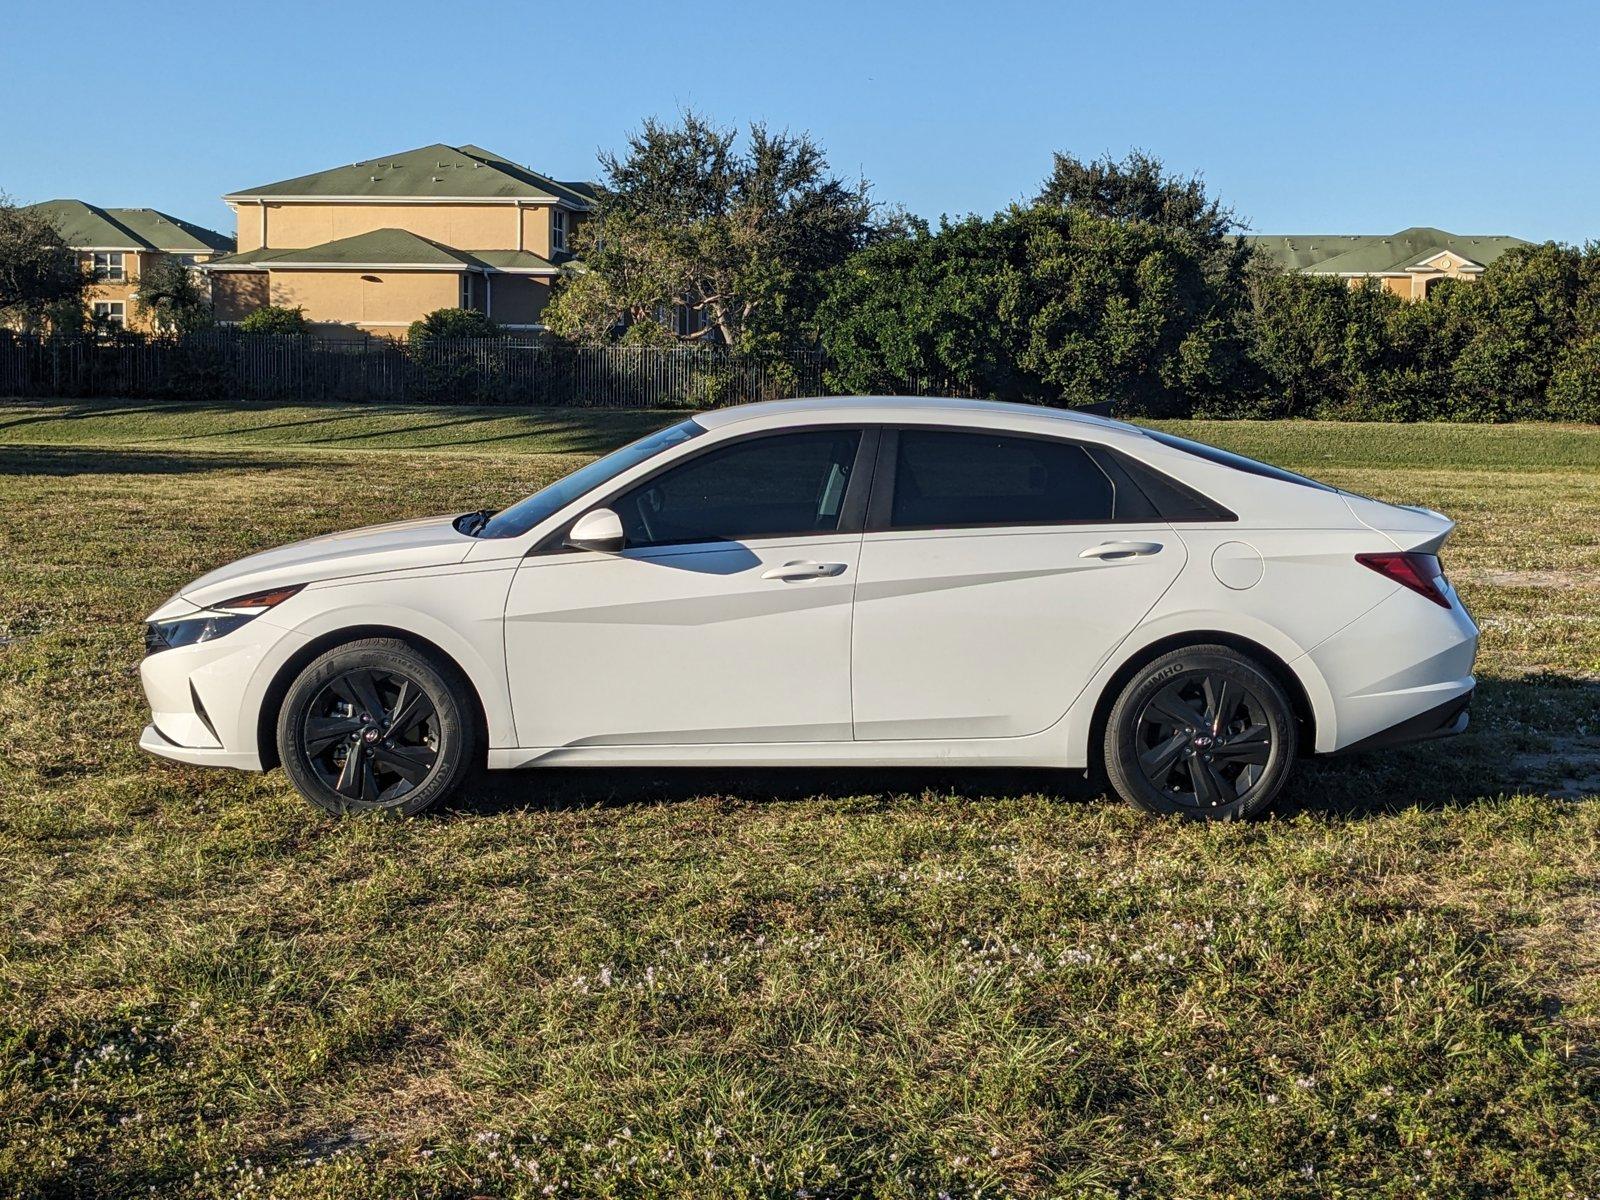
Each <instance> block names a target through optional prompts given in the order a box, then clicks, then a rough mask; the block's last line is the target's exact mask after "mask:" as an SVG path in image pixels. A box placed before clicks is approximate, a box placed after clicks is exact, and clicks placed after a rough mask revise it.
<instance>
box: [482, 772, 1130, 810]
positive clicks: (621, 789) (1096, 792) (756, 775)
mask: <svg viewBox="0 0 1600 1200" xmlns="http://www.w3.org/2000/svg"><path fill="white" fill-rule="evenodd" d="M1102 794H1103V792H1102V790H1101V789H1100V788H1099V787H1097V786H1096V785H1095V784H1093V783H1091V782H1089V781H1088V780H1086V779H1085V777H1084V772H1082V771H1049V770H1022V769H1017V768H985V767H960V768H956V767H947V768H922V767H762V768H742V767H741V768H735V767H551V768H541V769H536V770H523V771H494V772H485V773H482V774H481V775H480V776H479V777H478V778H477V779H476V780H475V781H474V782H473V784H472V785H471V786H469V787H468V788H467V789H465V790H464V792H463V793H462V795H461V796H460V797H458V798H457V799H456V800H455V801H454V802H453V803H452V804H451V808H453V809H454V810H455V811H457V812H460V813H463V814H469V813H470V814H473V815H485V814H492V813H499V812H512V811H517V810H521V809H538V810H541V811H548V812H559V811H563V810H566V809H578V808H594V807H612V806H617V807H625V806H628V805H656V804H677V803H683V802H685V801H689V800H703V799H707V798H711V799H720V800H730V801H735V802H740V803H766V802H779V803H781V802H784V801H795V800H810V799H814V798H817V797H826V798H834V799H843V798H846V797H849V798H852V799H866V800H869V801H879V802H882V803H884V804H888V803H890V802H892V801H893V800H895V799H896V798H898V797H904V796H921V795H935V796H938V797H940V798H953V799H959V800H973V801H977V800H997V799H1018V798H1021V797H1024V796H1042V797H1044V798H1046V799H1049V800H1055V801H1062V802H1067V803H1072V802H1081V801H1084V800H1092V799H1094V798H1095V797H1097V796H1100V795H1102Z"/></svg>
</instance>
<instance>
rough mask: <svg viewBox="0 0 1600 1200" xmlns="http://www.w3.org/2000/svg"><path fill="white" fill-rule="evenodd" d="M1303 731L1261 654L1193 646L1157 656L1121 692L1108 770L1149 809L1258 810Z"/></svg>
mask: <svg viewBox="0 0 1600 1200" xmlns="http://www.w3.org/2000/svg"><path fill="white" fill-rule="evenodd" d="M1297 735H1298V731H1297V729H1296V726H1295V719H1294V712H1293V710H1292V709H1291V708H1290V707H1289V700H1288V697H1287V696H1285V695H1284V692H1283V688H1282V687H1281V686H1280V685H1279V684H1278V681H1277V680H1276V679H1274V678H1273V677H1272V675H1271V674H1270V673H1269V672H1267V671H1266V670H1264V669H1263V668H1262V667H1261V666H1260V665H1259V664H1258V663H1256V662H1255V661H1254V660H1252V659H1251V658H1249V657H1248V656H1247V655H1244V654H1241V653H1240V652H1239V651H1237V650H1234V649H1232V648H1231V647H1228V646H1193V647H1188V648H1185V649H1181V650H1174V651H1172V652H1171V653H1170V654H1164V655H1162V656H1161V657H1160V658H1158V659H1156V660H1155V661H1154V662H1153V663H1150V664H1149V665H1148V666H1146V667H1145V668H1144V669H1143V670H1141V671H1140V672H1139V673H1138V674H1137V675H1135V676H1134V677H1133V678H1132V679H1131V680H1129V681H1128V684H1127V686H1126V687H1124V688H1123V690H1122V694H1121V695H1120V696H1118V697H1117V701H1116V703H1115V705H1113V706H1112V709H1111V716H1110V718H1109V719H1108V720H1107V722H1106V737H1105V764H1106V774H1107V775H1108V776H1109V777H1110V780H1111V785H1112V787H1113V788H1115V789H1116V791H1117V794H1118V795H1120V796H1122V798H1123V799H1125V800H1128V801H1131V802H1132V803H1134V804H1137V805H1138V806H1139V807H1140V808H1143V809H1146V810H1148V811H1150V812H1154V813H1160V814H1164V815H1165V814H1177V815H1179V816H1184V817H1190V818H1196V819H1200V820H1231V819H1235V818H1239V817H1250V816H1255V815H1257V814H1258V813H1261V812H1264V811H1265V810H1266V809H1267V808H1268V807H1269V806H1270V805H1271V804H1272V802H1273V801H1274V800H1276V799H1277V797H1278V793H1279V792H1280V791H1282V790H1283V785H1284V782H1285V780H1287V778H1288V776H1289V768H1290V765H1291V764H1292V763H1293V762H1294V756H1295V747H1296V740H1297Z"/></svg>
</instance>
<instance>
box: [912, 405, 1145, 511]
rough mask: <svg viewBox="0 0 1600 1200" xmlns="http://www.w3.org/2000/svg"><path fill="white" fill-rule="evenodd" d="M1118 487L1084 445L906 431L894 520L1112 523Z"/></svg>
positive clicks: (916, 430) (938, 431) (919, 430)
mask: <svg viewBox="0 0 1600 1200" xmlns="http://www.w3.org/2000/svg"><path fill="white" fill-rule="evenodd" d="M1115 515H1116V490H1115V489H1114V488H1113V487H1112V484H1111V480H1110V479H1108V478H1107V477H1106V473H1105V472H1104V471H1102V470H1101V469H1100V468H1099V467H1098V466H1097V465H1096V464H1095V462H1094V460H1093V459H1092V458H1090V457H1089V455H1088V454H1087V453H1086V452H1085V451H1084V449H1083V447H1081V446H1078V445H1076V444H1074V443H1072V442H1058V441H1046V440H1042V439H1039V438H1018V437H1000V436H994V435H990V434H979V433H947V432H944V431H941V430H923V429H903V430H901V431H900V451H899V455H898V457H897V458H896V460H895V475H894V501H893V503H892V505H891V511H890V514H889V523H890V525H891V526H892V527H895V528H901V529H930V528H931V529H943V528H949V527H951V526H957V525H1048V524H1051V523H1053V522H1057V521H1110V520H1113V519H1114V518H1115Z"/></svg>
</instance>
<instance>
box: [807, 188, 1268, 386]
mask: <svg viewBox="0 0 1600 1200" xmlns="http://www.w3.org/2000/svg"><path fill="white" fill-rule="evenodd" d="M1233 303H1234V301H1233V299H1232V298H1231V297H1228V296H1222V295H1219V292H1218V289H1217V287H1216V286H1215V281H1214V280H1213V278H1212V277H1211V275H1210V273H1209V270H1208V263H1207V262H1206V260H1205V258H1204V256H1203V255H1201V254H1199V253H1197V252H1196V248H1195V246H1194V244H1193V242H1192V240H1191V239H1189V238H1188V237H1187V236H1185V235H1184V234H1182V233H1181V232H1178V231H1175V230H1172V229H1169V228H1166V227H1164V226H1162V225H1159V224H1155V223H1152V222H1148V221H1142V220H1117V219H1113V218H1111V217H1107V216H1103V215H1097V214H1092V213H1089V212H1086V211H1083V210H1082V209H1080V208H1075V207H1071V206H1067V207H1062V206H1057V205H1039V206H1035V207H1033V208H1029V209H1011V210H1009V211H1007V212H1003V213H1000V214H998V215H997V216H995V217H993V218H989V219H983V218H978V217H970V218H967V219H965V220H961V221H957V222H953V223H951V222H947V223H945V224H943V225H941V226H940V228H939V229H938V230H937V231H925V232H921V233H919V234H917V235H916V236H914V237H911V238H908V239H903V240H897V241H889V242H885V243H883V244H880V245H876V246H872V247H869V248H867V249H865V250H863V251H862V252H860V253H859V254H857V255H856V256H855V257H854V258H852V259H851V260H850V262H849V263H848V264H847V265H846V266H845V267H844V268H842V269H841V270H839V271H836V272H834V274H833V276H832V279H831V290H830V293H829V295H828V298H827V301H826V303H825V305H824V307H823V312H822V324H823V329H824V338H825V343H826V346H827V349H828V350H829V352H830V355H831V358H832V360H833V363H834V367H833V376H832V379H831V382H832V383H833V384H834V385H835V386H838V387H841V388H846V389H850V390H880V389H881V390H902V389H904V390H926V389H929V388H935V389H941V390H954V391H960V392H972V393H976V394H981V395H988V396H995V397H998V398H1001V399H1012V400H1024V401H1033V402H1040V403H1050V404H1062V405H1069V406H1077V405H1084V404H1095V403H1101V402H1105V401H1111V402H1113V403H1114V404H1115V405H1117V406H1118V408H1119V410H1120V411H1123V412H1130V413H1145V414H1149V415H1172V414H1178V413H1187V412H1190V411H1192V410H1193V409H1194V408H1195V406H1196V405H1199V406H1201V407H1204V406H1205V405H1206V404H1207V403H1208V402H1209V401H1211V400H1212V399H1213V398H1215V397H1217V396H1220V395H1222V394H1224V393H1225V392H1226V391H1227V389H1228V388H1230V387H1231V386H1234V383H1235V381H1234V378H1233V376H1234V374H1235V373H1236V372H1237V371H1239V370H1240V369H1241V358H1242V343H1241V340H1240V337H1239V335H1238V332H1237V330H1236V327H1235V322H1234V320H1233V313H1232V307H1233Z"/></svg>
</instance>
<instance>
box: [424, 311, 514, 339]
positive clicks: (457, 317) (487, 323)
mask: <svg viewBox="0 0 1600 1200" xmlns="http://www.w3.org/2000/svg"><path fill="white" fill-rule="evenodd" d="M500 332H501V331H500V326H499V325H497V324H495V323H494V322H493V321H491V320H490V319H489V318H488V317H487V316H485V315H484V314H483V313H481V312H479V311H478V310H477V309H475V308H436V309H434V310H433V311H432V312H431V313H429V314H428V315H427V316H425V317H422V318H420V319H419V320H416V321H413V322H411V326H410V328H409V329H407V330H406V340H407V341H408V342H410V343H411V344H412V345H413V346H422V345H425V344H426V343H428V342H430V341H433V340H434V339H435V338H492V337H499V336H500Z"/></svg>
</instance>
